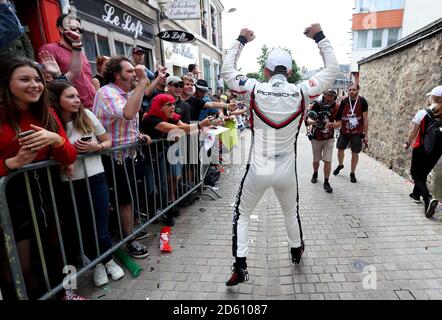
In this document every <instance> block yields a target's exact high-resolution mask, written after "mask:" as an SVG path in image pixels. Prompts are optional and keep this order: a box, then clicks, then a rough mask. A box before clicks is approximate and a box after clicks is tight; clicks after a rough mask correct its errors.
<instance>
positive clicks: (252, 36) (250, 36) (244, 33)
mask: <svg viewBox="0 0 442 320" xmlns="http://www.w3.org/2000/svg"><path fill="white" fill-rule="evenodd" d="M239 35H240V36H243V37H244V38H246V40H247V42H250V41H253V40H254V39H255V38H256V35H255V33H254V32H253V31H252V30H250V29H247V28H244V29H241V32H240V33H239Z"/></svg>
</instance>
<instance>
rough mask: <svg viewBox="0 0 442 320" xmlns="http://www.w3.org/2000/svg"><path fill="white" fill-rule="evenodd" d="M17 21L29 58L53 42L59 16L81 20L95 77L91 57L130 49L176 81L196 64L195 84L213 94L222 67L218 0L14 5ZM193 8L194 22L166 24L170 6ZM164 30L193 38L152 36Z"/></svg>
mask: <svg viewBox="0 0 442 320" xmlns="http://www.w3.org/2000/svg"><path fill="white" fill-rule="evenodd" d="M14 3H15V5H16V9H17V15H18V17H19V19H20V21H21V22H22V24H23V25H24V26H25V30H28V32H27V34H28V36H29V38H30V40H31V42H32V46H33V48H34V52H37V51H38V49H39V48H40V47H41V46H42V45H44V44H46V43H50V42H55V41H57V40H59V33H58V30H57V28H56V20H57V18H58V17H59V16H60V14H61V13H62V12H69V11H70V12H71V13H72V14H74V15H76V16H78V17H79V18H81V21H82V26H83V29H84V32H83V42H84V53H85V54H86V56H87V58H88V60H89V62H90V64H91V67H92V73H93V74H95V72H96V66H95V61H96V57H97V56H100V55H106V56H113V55H124V56H126V57H128V58H130V56H131V53H132V48H133V47H134V46H140V47H142V48H144V50H145V51H146V61H145V64H146V66H147V67H148V68H149V69H151V70H156V69H157V68H158V65H164V66H167V67H168V71H169V73H170V74H173V75H177V76H181V75H183V74H186V73H187V72H188V66H189V64H197V65H198V66H199V70H200V71H201V74H200V78H203V79H205V80H206V81H207V82H208V83H209V86H210V87H211V88H212V89H213V90H212V92H215V89H216V81H217V78H218V75H219V74H220V68H221V65H222V27H221V26H222V13H223V10H224V7H223V5H222V3H221V1H220V0H169V1H159V0H158V1H157V0H87V1H84V0H63V1H59V0H15V1H14ZM172 3H173V4H174V5H177V6H191V5H193V6H194V7H195V10H194V11H197V13H198V17H196V18H195V17H194V18H192V19H186V18H185V19H181V20H175V19H174V20H172V18H169V17H168V16H167V14H166V13H167V8H168V6H170V5H171V4H172ZM164 30H179V31H186V32H189V33H191V34H193V36H194V37H195V40H194V41H192V42H189V43H172V42H167V41H163V40H161V39H160V38H159V37H158V36H157V35H158V33H159V32H160V31H164Z"/></svg>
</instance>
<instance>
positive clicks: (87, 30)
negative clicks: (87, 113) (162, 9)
mask: <svg viewBox="0 0 442 320" xmlns="http://www.w3.org/2000/svg"><path fill="white" fill-rule="evenodd" d="M70 3H71V5H70V9H71V10H72V13H73V14H74V15H77V16H78V17H80V18H81V20H82V21H81V24H82V26H83V29H84V32H83V42H84V51H85V54H86V57H87V58H88V60H89V62H90V64H91V67H92V69H93V70H92V73H94V72H95V71H96V68H95V59H96V57H97V56H101V55H105V56H114V55H124V56H126V57H130V56H131V54H132V48H133V47H134V46H139V47H142V48H144V50H145V51H146V62H145V63H146V66H147V67H148V68H150V69H153V68H154V62H155V60H156V59H155V50H156V43H155V41H156V39H155V38H156V34H157V33H158V18H159V12H158V10H156V9H155V8H154V7H153V6H151V5H149V4H147V2H146V1H141V0H119V1H116V0H106V1H104V0H88V1H83V0H71V1H70Z"/></svg>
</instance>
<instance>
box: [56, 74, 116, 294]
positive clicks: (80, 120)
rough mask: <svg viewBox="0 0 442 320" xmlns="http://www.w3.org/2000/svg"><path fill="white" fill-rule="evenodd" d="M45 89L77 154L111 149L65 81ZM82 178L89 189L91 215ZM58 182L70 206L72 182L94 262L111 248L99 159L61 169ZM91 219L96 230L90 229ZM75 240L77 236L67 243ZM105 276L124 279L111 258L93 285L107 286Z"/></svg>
mask: <svg viewBox="0 0 442 320" xmlns="http://www.w3.org/2000/svg"><path fill="white" fill-rule="evenodd" d="M48 89H49V93H50V100H51V105H52V107H53V108H54V109H55V112H56V113H57V115H58V116H59V118H60V120H61V122H62V124H63V126H64V127H65V130H66V133H67V136H68V138H69V141H70V142H71V143H72V144H73V145H74V147H75V148H76V149H77V151H78V153H86V152H97V151H103V150H105V149H108V148H110V147H111V140H110V138H109V135H108V134H107V133H106V130H105V129H104V127H103V125H102V124H101V123H100V121H99V120H98V119H97V117H96V116H95V115H94V114H93V113H92V112H91V111H89V110H87V109H85V108H83V107H82V106H81V102H80V97H79V94H78V91H77V89H76V88H75V87H74V86H73V85H72V84H70V83H69V82H66V81H51V82H50V83H48ZM84 167H86V168H84ZM86 175H87V179H88V181H89V185H90V192H91V198H92V203H93V209H94V210H93V214H92V210H91V206H90V201H89V200H90V199H89V195H88V188H87V185H86ZM61 178H62V180H63V181H65V182H66V185H67V192H66V193H67V194H68V197H67V201H69V202H68V203H70V204H72V198H71V197H69V194H70V192H69V184H68V181H69V180H72V182H73V186H74V192H75V200H76V205H77V209H78V210H77V212H78V215H79V219H80V224H81V229H82V230H81V234H82V242H83V245H84V251H85V254H86V256H87V257H88V258H89V259H92V260H94V259H95V258H97V257H98V256H99V255H100V254H102V253H104V252H106V251H107V250H109V249H110V248H111V247H112V239H111V237H110V233H109V191H108V186H107V182H106V177H105V174H104V168H103V164H102V162H101V156H100V155H98V154H95V155H91V156H89V157H87V158H85V159H80V160H77V161H76V162H75V163H74V164H73V165H70V166H67V167H66V168H65V170H64V172H63V173H62V177H61ZM67 207H72V206H67ZM67 209H68V208H67ZM93 216H94V217H95V224H96V228H94V223H93ZM73 218H74V213H73V212H71V213H70V214H69V215H68V217H67V220H71V222H70V223H69V222H68V223H66V224H67V226H68V228H67V229H71V230H72V229H74V228H72V227H73V226H75V222H74V220H73ZM74 231H75V230H74ZM71 232H72V231H71ZM76 238H78V236H76V237H73V238H72V239H70V240H74V239H76ZM97 244H98V246H97ZM107 274H110V275H111V276H112V279H113V280H119V279H121V278H122V277H123V276H124V271H123V269H121V267H120V266H118V265H117V264H116V263H115V262H114V260H113V259H112V256H109V257H108V258H106V259H104V260H103V263H99V264H98V265H97V266H96V267H95V272H94V282H95V285H97V286H102V285H105V284H107V283H108V282H109V279H108V276H107Z"/></svg>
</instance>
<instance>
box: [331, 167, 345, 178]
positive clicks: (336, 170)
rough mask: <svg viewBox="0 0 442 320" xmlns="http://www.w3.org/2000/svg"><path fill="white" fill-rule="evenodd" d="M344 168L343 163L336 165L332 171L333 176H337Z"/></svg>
mask: <svg viewBox="0 0 442 320" xmlns="http://www.w3.org/2000/svg"><path fill="white" fill-rule="evenodd" d="M342 169H344V165H342V166H337V168H336V169H335V171H333V174H334V175H335V176H337V175H338V174H339V172H341V170H342Z"/></svg>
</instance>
